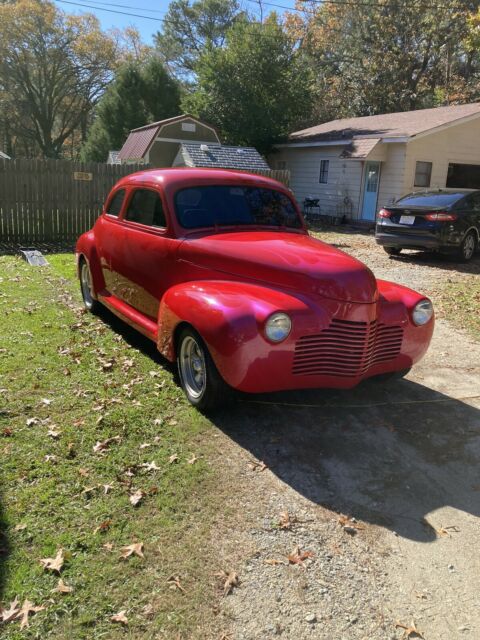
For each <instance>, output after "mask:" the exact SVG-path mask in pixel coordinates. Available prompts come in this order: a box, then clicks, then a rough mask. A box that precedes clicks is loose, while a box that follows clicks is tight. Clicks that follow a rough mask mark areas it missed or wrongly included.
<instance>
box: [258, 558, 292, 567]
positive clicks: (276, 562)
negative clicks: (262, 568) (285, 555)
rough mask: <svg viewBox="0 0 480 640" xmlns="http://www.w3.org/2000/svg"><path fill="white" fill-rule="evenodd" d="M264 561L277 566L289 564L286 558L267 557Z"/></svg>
mask: <svg viewBox="0 0 480 640" xmlns="http://www.w3.org/2000/svg"><path fill="white" fill-rule="evenodd" d="M263 562H264V563H265V564H270V565H272V566H276V565H277V564H288V562H286V561H285V560H277V558H267V559H266V560H264V561H263Z"/></svg>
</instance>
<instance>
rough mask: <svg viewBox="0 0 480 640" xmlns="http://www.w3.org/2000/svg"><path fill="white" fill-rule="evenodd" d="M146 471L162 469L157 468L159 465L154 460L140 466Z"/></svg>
mask: <svg viewBox="0 0 480 640" xmlns="http://www.w3.org/2000/svg"><path fill="white" fill-rule="evenodd" d="M140 466H141V467H143V468H144V469H145V471H147V472H148V471H160V467H157V463H156V462H155V461H154V460H152V461H151V462H144V463H143V464H141V465H140Z"/></svg>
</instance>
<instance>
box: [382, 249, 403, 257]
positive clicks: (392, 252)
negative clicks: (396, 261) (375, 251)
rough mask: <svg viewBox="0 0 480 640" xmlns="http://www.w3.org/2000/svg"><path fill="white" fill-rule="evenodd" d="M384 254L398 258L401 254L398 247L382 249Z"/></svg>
mask: <svg viewBox="0 0 480 640" xmlns="http://www.w3.org/2000/svg"><path fill="white" fill-rule="evenodd" d="M383 250H384V251H385V253H388V255H389V256H399V255H400V253H401V251H402V250H401V249H399V248H398V247H383Z"/></svg>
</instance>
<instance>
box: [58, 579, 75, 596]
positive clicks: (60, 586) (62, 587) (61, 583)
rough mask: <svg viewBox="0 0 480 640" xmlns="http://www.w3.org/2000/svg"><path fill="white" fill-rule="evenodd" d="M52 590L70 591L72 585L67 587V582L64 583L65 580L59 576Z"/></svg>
mask: <svg viewBox="0 0 480 640" xmlns="http://www.w3.org/2000/svg"><path fill="white" fill-rule="evenodd" d="M54 591H56V592H57V593H72V591H73V587H69V586H68V584H65V582H64V581H63V580H62V579H61V578H60V579H59V581H58V584H57V586H56V587H55V589H54Z"/></svg>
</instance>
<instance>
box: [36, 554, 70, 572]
mask: <svg viewBox="0 0 480 640" xmlns="http://www.w3.org/2000/svg"><path fill="white" fill-rule="evenodd" d="M64 562H65V556H64V554H63V549H59V550H58V551H57V555H56V556H55V558H42V559H41V560H40V564H41V565H42V566H43V568H44V569H45V570H46V571H56V572H57V573H60V571H61V570H62V567H63V563H64Z"/></svg>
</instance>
